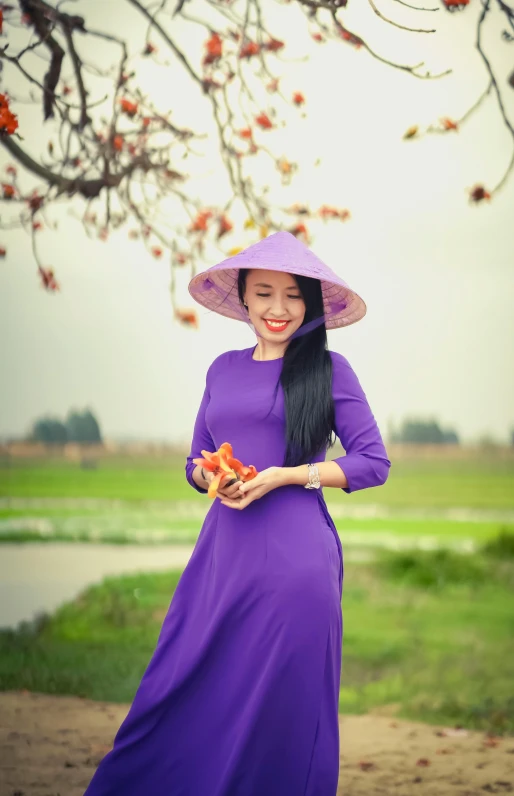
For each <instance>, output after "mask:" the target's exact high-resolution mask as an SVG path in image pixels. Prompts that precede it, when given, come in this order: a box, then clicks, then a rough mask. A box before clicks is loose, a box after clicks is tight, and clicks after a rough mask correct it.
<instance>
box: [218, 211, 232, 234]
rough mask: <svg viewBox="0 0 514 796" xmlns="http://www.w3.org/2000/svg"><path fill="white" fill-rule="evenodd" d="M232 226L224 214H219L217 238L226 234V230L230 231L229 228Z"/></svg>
mask: <svg viewBox="0 0 514 796" xmlns="http://www.w3.org/2000/svg"><path fill="white" fill-rule="evenodd" d="M233 227H234V225H233V224H232V222H231V221H229V219H228V218H227V217H226V215H225V214H223V215H221V216H220V217H219V227H218V235H217V239H218V240H219V239H220V238H222V237H223V235H226V234H227V232H230V230H231V229H233Z"/></svg>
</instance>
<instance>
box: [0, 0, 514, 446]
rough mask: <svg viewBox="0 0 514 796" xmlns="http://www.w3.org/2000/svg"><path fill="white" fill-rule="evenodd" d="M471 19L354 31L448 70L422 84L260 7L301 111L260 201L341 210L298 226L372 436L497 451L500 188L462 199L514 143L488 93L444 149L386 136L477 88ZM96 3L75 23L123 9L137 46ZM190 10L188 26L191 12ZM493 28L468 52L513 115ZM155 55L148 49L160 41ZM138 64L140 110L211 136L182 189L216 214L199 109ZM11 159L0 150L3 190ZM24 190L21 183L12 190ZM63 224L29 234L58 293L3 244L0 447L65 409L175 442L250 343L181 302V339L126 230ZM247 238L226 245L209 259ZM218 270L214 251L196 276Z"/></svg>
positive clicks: (187, 89) (156, 276)
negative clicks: (424, 421)
mask: <svg viewBox="0 0 514 796" xmlns="http://www.w3.org/2000/svg"><path fill="white" fill-rule="evenodd" d="M435 4H436V1H435V0H434V5H435ZM80 5H81V3H78V4H76V6H75V5H74V6H73V8H74V9H75V8H76V7H77V8H78V7H80ZM83 5H84V4H83V3H82V6H83ZM350 5H351V4H350ZM364 5H365V4H362V6H364ZM475 5H476V7H475V8H470V9H468V11H467V12H466V14H453V15H450V14H447V13H446V12H444V11H443V10H440V11H439V12H437V13H432V14H430V13H427V14H424V15H417V14H414V12H411V13H410V15H409V12H408V11H407V12H406V11H404V10H402V8H401V6H400V5H399V4H389V5H388V13H389V15H390V16H392V15H393V13H394V14H395V15H396V16H395V18H396V19H398V20H401V21H402V23H403V24H414V26H415V27H423V26H425V27H432V26H433V24H434V23H435V20H434V18H435V17H438V20H437V24H438V26H440V27H439V32H438V33H437V34H432V35H429V34H409V33H406V32H405V31H400V30H398V29H393V28H391V27H390V26H387V25H385V23H383V22H381V21H380V20H378V19H376V18H375V17H374V15H373V14H372V13H371V12H369V14H368V15H365V18H364V19H363V20H360V19H355V20H354V22H355V25H359V27H358V30H360V32H361V33H362V34H364V33H365V31H368V32H369V36H368V38H369V41H370V44H372V45H373V47H374V48H375V49H376V50H379V51H380V52H383V53H385V54H387V55H389V56H396V57H397V58H398V61H400V62H411V63H412V62H416V61H421V60H425V61H426V63H427V66H430V67H431V68H433V69H434V71H436V70H437V69H441V68H447V67H451V68H452V69H453V73H452V75H450V76H448V77H445V78H442V79H440V80H435V81H426V80H417V79H415V78H413V77H412V76H410V75H408V74H405V73H403V72H401V71H400V70H394V69H392V68H390V67H387V66H385V65H382V64H380V63H378V62H377V61H376V60H374V59H373V58H371V57H370V56H369V55H368V54H367V53H366V52H364V51H363V50H360V51H355V50H353V48H351V47H349V46H348V45H345V44H343V43H336V42H334V43H327V44H325V45H316V44H315V43H314V42H313V41H312V39H311V38H310V37H309V36H308V34H307V32H306V23H305V20H304V17H303V16H302V14H301V13H299V12H298V10H297V9H296V7H295V5H294V4H291V5H290V6H289V5H285V6H283V7H282V6H279V5H278V4H277V5H276V6H275V4H272V3H270V4H269V6H266V7H267V8H268V7H269V9H270V13H269V14H268V27H269V28H270V30H271V31H272V33H273V34H274V35H276V36H277V37H278V38H285V39H286V42H287V47H286V48H285V49H284V56H283V60H284V62H283V63H280V65H279V69H280V72H281V73H283V74H284V79H283V86H284V91H285V94H286V96H291V94H290V92H291V91H292V90H301V91H302V92H303V93H304V94H305V97H306V105H305V111H306V117H305V118H301V116H300V113H299V112H298V110H297V109H288V108H286V109H285V110H284V114H285V116H286V118H287V119H288V125H287V127H285V128H284V129H283V130H281V131H278V132H277V133H269V136H270V137H269V138H268V139H267V142H268V146H269V147H270V148H272V149H273V150H274V151H275V152H276V153H277V154H284V156H287V157H288V158H289V159H290V160H295V161H298V162H299V163H300V170H299V172H298V175H297V177H296V179H295V180H293V181H292V183H291V186H289V187H287V188H280V187H277V186H274V187H273V188H272V190H271V197H270V198H271V199H272V200H274V201H276V202H277V203H278V204H280V205H283V206H288V205H290V204H292V203H293V202H295V201H299V202H304V201H307V202H308V203H309V204H310V205H311V206H312V207H318V206H319V205H320V204H322V203H324V202H326V203H328V204H335V205H337V206H340V207H348V208H349V209H350V211H351V213H352V218H351V220H350V221H349V222H347V223H345V224H338V223H334V224H327V225H326V226H324V225H323V224H321V223H319V225H318V226H315V225H313V226H312V231H313V233H314V234H315V238H314V240H313V242H312V244H311V247H312V248H313V250H314V251H315V252H316V253H317V254H318V255H319V256H320V257H321V258H322V259H323V260H325V262H327V263H328V264H329V265H330V267H331V268H333V269H334V270H335V271H336V272H337V273H338V274H339V275H340V276H341V277H342V278H343V279H344V280H345V281H346V282H347V283H348V284H349V285H350V286H351V287H352V288H354V289H355V290H356V291H357V292H358V293H359V294H360V295H361V296H362V297H363V298H364V300H365V301H366V303H367V308H368V312H367V315H366V317H365V318H364V319H363V320H361V321H360V322H358V323H356V324H354V325H352V326H350V327H348V328H346V329H337V330H331V331H329V332H328V341H329V347H330V348H331V349H332V350H334V351H339V352H340V353H342V354H344V355H345V356H346V357H347V358H348V359H349V361H350V363H351V364H352V366H353V367H354V369H355V371H356V373H357V375H358V377H359V379H360V381H361V384H362V386H363V388H364V390H365V392H366V395H367V397H368V400H369V402H370V405H371V407H372V410H373V412H374V414H375V416H376V418H377V421H378V423H379V426H380V428H381V430H382V431H383V433H384V435H386V434H387V431H388V428H389V426H390V424H395V425H398V424H399V423H400V422H401V421H402V419H403V418H405V417H408V416H410V417H412V416H415V417H423V418H432V417H433V418H436V419H438V420H439V421H440V423H441V424H442V426H443V427H444V428H452V429H454V430H455V431H457V433H458V434H459V435H460V437H461V439H462V440H464V441H473V440H476V439H477V438H479V437H480V436H482V435H484V434H490V435H492V436H493V437H495V438H497V439H498V440H503V441H507V436H508V433H509V431H510V429H511V428H514V312H513V310H512V307H513V299H514V289H513V286H514V279H513V272H514V257H513V244H512V240H513V234H512V222H513V219H514V173H513V174H512V175H511V178H510V181H509V182H508V184H507V185H506V186H505V187H504V189H503V190H502V191H501V192H499V193H498V194H497V196H495V197H494V201H492V202H491V203H490V204H488V205H486V206H472V205H470V204H469V203H468V201H467V191H468V189H469V188H470V187H472V186H473V185H474V184H475V183H476V182H483V183H484V184H485V185H486V186H492V185H494V184H495V183H496V182H497V181H498V180H499V178H500V177H501V175H502V174H503V170H504V169H505V167H506V164H507V163H508V161H509V159H510V156H511V151H512V150H511V146H512V141H511V140H510V138H509V134H508V132H507V130H506V129H505V127H504V125H503V124H502V122H501V119H500V116H499V112H498V108H497V105H496V103H495V102H494V100H493V98H492V97H490V98H488V99H487V101H486V102H485V103H484V105H483V107H482V109H481V110H479V111H478V112H477V113H476V114H475V115H474V116H473V117H472V118H471V119H470V121H469V122H468V123H467V124H466V126H465V127H463V129H462V130H461V131H460V132H459V133H458V134H453V133H452V134H448V135H444V136H443V135H433V136H427V137H425V138H423V139H420V140H412V141H408V142H405V141H403V140H402V135H403V133H404V131H405V130H406V129H407V128H408V127H409V126H410V125H411V124H413V123H419V124H421V125H426V124H428V123H430V122H437V120H438V119H439V117H442V116H451V117H459V116H460V115H462V114H463V113H464V112H465V111H466V109H467V108H468V107H469V106H470V105H471V104H472V103H473V101H474V100H475V99H476V97H477V96H478V95H479V94H480V93H481V92H482V91H483V89H484V88H485V87H486V85H487V76H486V74H485V72H484V68H483V65H482V63H481V61H480V58H479V56H478V54H477V53H476V51H475V50H474V49H473V42H474V39H475V29H474V23H475V20H476V15H477V13H479V10H480V8H479V6H478V4H475ZM105 6H106V4H105V3H104V2H103V1H102V2H100V0H96V1H95V2H90V3H89V8H90V9H91V12H89V11H88V12H87V18H88V20H89V19H91V26H93V23H94V26H95V27H97V28H99V27H101V26H103V27H105V28H110V29H112V30H115V29H116V27H118V29H119V24H120V14H119V12H118V11H117V9H123V10H124V15H123V25H124V30H126V31H127V35H128V36H129V37H130V39H131V41H133V42H136V41H138V42H140V41H142V40H143V39H144V35H145V29H144V27H143V26H142V24H141V20H140V18H139V17H137V16H136V15H135V13H132V12H129V10H128V9H129V7H128V4H127V3H123V2H122V1H121V0H116V2H112V3H111V4H110V5H109V12H108V13H109V16H108V17H107V12H106V11H105ZM188 7H190V8H191V13H193V11H194V9H195V5H194V3H192V4H190V5H188ZM198 8H199V5H198V6H197V10H198ZM361 10H362V9H361ZM349 13H352V11H351V9H349ZM398 14H401V15H402V16H398ZM407 15H408V16H407ZM348 19H349V20H350V19H351V18H350V17H349V16H348ZM286 25H287V27H286ZM500 29H501V28H500V27H499V26H498V24H495V22H494V20H493V19H491V23H490V25H489V26H488V28H487V29H486V31H485V43H486V46H487V47H488V48H489V52H490V54H491V57H492V60H493V64H494V66H495V68H497V70H498V75H499V77H500V84H501V85H502V87H503V86H504V87H505V88H504V90H503V94H504V97H505V106H506V109H507V111H508V112H509V113H510V117H511V119H514V91H512V89H510V88H509V86H508V84H507V82H506V79H507V76H508V74H509V67H511V66H512V64H511V55H512V52H511V51H512V45H511V46H510V49H509V46H508V44H506V43H505V42H503V41H502V40H501V39H500V36H499V30H500ZM179 34H180V41H181V46H182V47H183V48H184V49H187V48H188V47H189V48H190V49H191V50H193V49H194V48H196V51H198V52H201V46H202V42H203V41H204V40H205V38H206V36H205V32H202V31H194V32H193V31H191V32H189V29H187V30H186V29H185V28H184V29H180V31H179ZM154 41H155V42H156V44H157V45H158V46H160V45H161V43H160V41H159V39H158V36H156V35H155V36H154ZM306 54H309V55H310V60H309V61H305V60H304V59H303V57H304V55H306ZM509 56H510V57H509ZM286 57H287V60H286ZM151 67H152V65H151V64H150V65H146V64H145V65H144V67H143V68H142V72H141V74H142V81H143V85H145V82H144V81H145V80H146V88H147V89H148V90H149V91H151V92H152V96H153V97H154V98H155V101H156V104H157V105H160V106H161V107H162V106H163V104H164V107H166V106H167V107H172V108H173V109H174V110H173V113H174V117H173V118H174V119H178V120H179V121H180V122H183V123H184V124H190V125H191V126H195V125H196V127H195V129H196V128H198V127H203V128H204V129H205V130H206V131H207V132H211V139H210V143H209V144H208V145H206V146H207V149H206V151H207V152H209V151H210V152H211V154H210V157H209V159H208V160H207V161H202V163H201V168H200V170H199V171H198V173H197V180H201V184H202V191H204V193H205V196H206V198H207V201H214V199H215V198H219V195H220V193H221V192H222V187H223V186H226V178H225V175H224V173H223V171H222V169H221V167H220V166H219V162H218V160H217V159H215V152H216V143H215V136H214V134H212V128H211V127H210V122H209V120H208V119H207V118H206V117H205V109H206V107H207V106H206V104H205V101H204V98H202V97H199V98H195V92H196V88H195V87H194V86H193V85H192V84H191V83H188V81H187V79H186V78H184V77H183V76H182V69H181V67H180V65H178V64H176V63H174V62H172V63H171V65H170V66H169V68H163V69H161V70H158V71H157V72H155V71H153V72H152V71H151ZM145 70H146V71H145ZM277 71H279V70H278V69H277ZM156 75H157V76H158V79H156ZM6 78H7V83H8V86H9V88H10V90H11V93H12V94H15V93H16V92H18V93H19V94H20V97H21V96H23V97H25V98H26V97H27V96H28V92H27V90H26V89H25V88H22V87H23V84H22V83H21V82H20V79H19V78H18V77H16V78H14V77H13V73H12V72H8V71H7V70H6V72H5V75H4V81H5V80H6ZM4 87H5V83H4ZM186 98H187V99H186ZM186 103H187V104H186ZM15 110H16V111H17V112H18V113H19V119H20V131H21V133H22V134H23V135H24V137H25V138H26V141H27V144H28V145H30V146H32V147H34V148H33V150H32V151H35V152H38V151H44V148H45V147H46V142H47V140H48V138H50V137H51V130H52V128H51V124H49V125H48V132H46V131H44V132H43V135H42V136H41V122H40V117H39V115H38V114H37V113H36V112H35V111H34V110H33V109H32V108H31V107H30V105H29V104H22V103H21V102H20V103H19V104H18V106H17V107H16V108H15ZM279 110H280V106H279ZM295 119H296V121H295ZM263 135H264V134H263ZM272 136H274V137H272ZM209 146H211V147H212V150H209V149H208V147H209ZM317 161H319V162H318V163H317ZM9 162H10V159H9V158H6V157H5V153H4V152H3V150H1V149H0V168H1V170H2V174H3V175H5V171H4V168H5V165H6V164H7V163H9ZM316 163H317V165H316ZM263 173H265V172H263ZM32 184H33V183H32V182H31V181H30V178H26V180H25V182H24V185H25V186H26V187H27V188H28V187H31V186H32ZM70 209H71V208H70V206H68V207H65V206H63V207H61V208H59V209H56V210H55V211H54V212H53V213H51V214H50V215H51V217H52V218H54V219H57V220H58V221H59V229H58V231H57V232H53V231H47V230H45V231H42V232H41V233H39V235H40V237H39V247H40V251H41V256H42V259H43V262H44V263H45V265H51V266H53V267H54V269H55V270H56V273H57V278H58V280H59V282H60V283H61V287H62V289H61V291H60V292H58V293H56V294H54V295H53V294H49V293H46V292H45V291H44V290H43V289H42V288H41V287H40V285H39V279H38V276H37V272H36V267H35V264H34V261H33V259H32V254H31V248H30V241H29V239H28V237H26V236H25V234H24V233H22V232H15V233H14V232H7V231H3V232H1V233H0V238H1V239H0V245H5V246H6V247H7V248H8V256H7V258H6V259H5V260H3V261H0V381H1V393H0V437H3V438H5V437H12V436H16V435H23V434H24V433H25V432H27V431H28V430H29V428H30V425H31V423H32V422H33V421H34V419H35V418H37V417H39V416H40V415H42V414H47V413H49V414H51V415H53V416H59V417H61V418H64V417H65V415H66V414H67V412H68V410H69V409H70V408H78V409H81V408H83V407H86V406H88V407H90V408H91V409H92V410H93V411H94V412H95V414H96V416H97V418H98V420H99V422H100V424H101V429H102V432H103V434H104V436H105V437H116V438H117V437H133V438H134V437H135V438H145V439H154V440H168V441H175V442H181V443H187V442H188V441H190V439H191V435H192V428H193V424H194V419H195V416H196V411H197V408H198V404H199V401H200V398H201V394H202V391H203V388H204V383H205V373H206V370H207V368H208V366H209V364H210V363H211V362H212V360H213V359H214V358H215V357H216V356H217V355H218V354H220V353H221V352H222V351H225V350H227V349H232V348H246V347H249V346H251V345H253V344H254V343H255V342H256V338H255V336H254V335H253V333H252V331H251V329H250V328H249V327H246V326H245V325H244V324H242V323H239V322H237V321H233V320H230V319H227V318H223V317H222V316H219V315H216V314H214V313H209V312H207V310H204V309H203V308H202V307H199V306H198V305H196V307H197V309H198V313H199V317H200V329H199V330H194V329H189V328H185V327H182V326H180V325H179V324H178V323H177V322H176V321H174V320H173V319H172V316H171V305H170V301H169V266H168V265H167V264H166V262H164V260H162V261H157V260H154V259H152V258H151V257H150V256H149V255H148V254H147V253H146V251H145V249H144V247H143V245H142V244H141V243H140V242H139V241H137V242H134V241H129V240H128V239H127V230H128V228H130V226H133V225H129V227H127V228H125V229H123V230H120V231H118V232H116V233H115V234H113V235H112V236H111V237H110V239H109V240H108V241H107V242H102V241H97V240H92V239H89V238H88V237H87V236H86V235H85V233H84V231H83V228H82V226H81V224H80V223H79V222H78V221H77V220H75V219H74V218H73V217H72V215H71V214H70ZM79 209H80V208H79V206H78V205H77V208H76V209H75V210H74V212H75V213H78V210H79ZM5 210H6V209H5V206H4V207H2V217H3V218H4V217H6V216H5ZM240 218H241V220H244V215H242V216H241V217H240ZM254 239H255V238H251V237H250V236H249V235H247V237H246V238H244V236H243V234H242V233H238V232H234V233H233V234H231V235H230V236H227V238H226V242H224V244H223V248H224V251H228V249H229V248H230V247H232V246H237V245H243V244H245V243H248V244H249V243H251V242H253V240H254ZM221 259H223V255H222V253H221V252H218V253H217V255H215V256H214V258H213V259H211V260H209V261H207V262H206V263H205V266H204V267H205V268H207V267H208V266H209V265H213V264H214V263H215V262H216V261H217V260H221ZM188 279H189V274H188V273H186V272H185V271H184V273H183V274H181V279H180V280H179V295H180V296H181V297H182V304H183V306H185V307H191V306H195V305H194V302H193V300H192V299H191V297H190V296H189V295H188V293H187V281H188Z"/></svg>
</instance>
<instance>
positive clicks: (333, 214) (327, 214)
mask: <svg viewBox="0 0 514 796" xmlns="http://www.w3.org/2000/svg"><path fill="white" fill-rule="evenodd" d="M318 213H319V215H320V216H321V218H323V219H327V218H340V219H341V221H346V220H347V219H348V218H350V211H349V210H346V209H343V210H338V208H337V207H331V206H330V205H322V206H321V207H320V209H319V210H318Z"/></svg>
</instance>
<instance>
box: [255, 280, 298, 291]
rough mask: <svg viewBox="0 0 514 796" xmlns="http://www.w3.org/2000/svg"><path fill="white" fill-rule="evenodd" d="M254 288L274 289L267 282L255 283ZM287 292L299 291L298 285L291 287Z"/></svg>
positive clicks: (287, 288)
mask: <svg viewBox="0 0 514 796" xmlns="http://www.w3.org/2000/svg"><path fill="white" fill-rule="evenodd" d="M254 287H273V285H268V284H267V283H266V282H255V284H254ZM286 290H299V288H298V286H297V285H289V287H286Z"/></svg>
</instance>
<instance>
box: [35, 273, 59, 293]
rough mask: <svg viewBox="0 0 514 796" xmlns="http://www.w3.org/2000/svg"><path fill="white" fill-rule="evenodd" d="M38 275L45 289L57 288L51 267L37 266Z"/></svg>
mask: <svg viewBox="0 0 514 796" xmlns="http://www.w3.org/2000/svg"><path fill="white" fill-rule="evenodd" d="M39 276H40V277H41V282H42V283H43V287H44V288H45V289H46V290H59V285H58V283H57V280H56V279H55V274H54V271H53V268H39Z"/></svg>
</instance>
